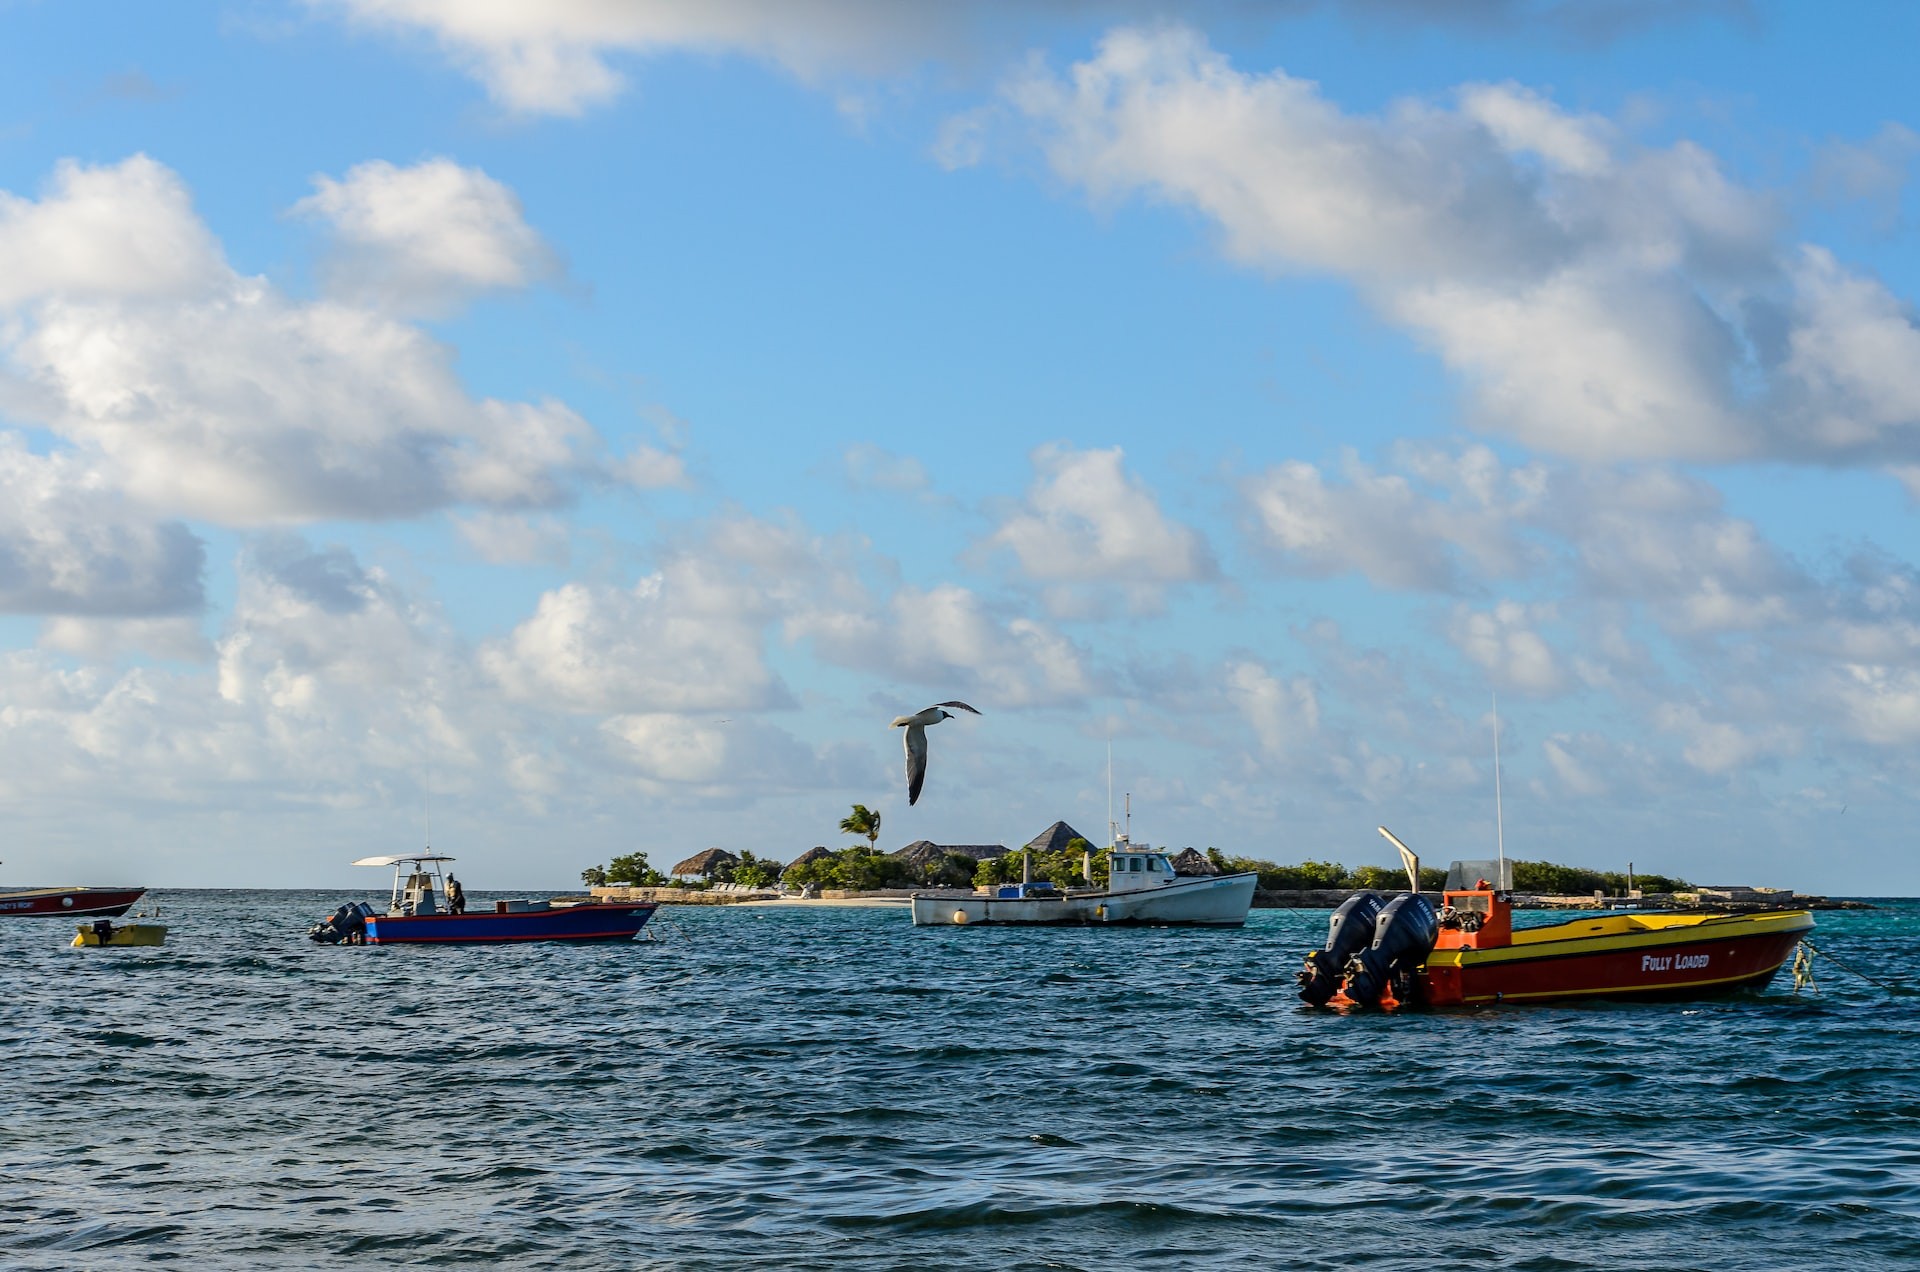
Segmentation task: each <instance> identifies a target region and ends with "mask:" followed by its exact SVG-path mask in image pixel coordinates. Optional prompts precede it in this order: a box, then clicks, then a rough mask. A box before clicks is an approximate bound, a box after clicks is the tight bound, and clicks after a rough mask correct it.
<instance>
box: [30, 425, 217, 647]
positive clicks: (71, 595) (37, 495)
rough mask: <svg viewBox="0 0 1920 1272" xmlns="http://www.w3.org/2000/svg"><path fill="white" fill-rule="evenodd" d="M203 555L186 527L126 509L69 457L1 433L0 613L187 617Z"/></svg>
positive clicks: (195, 599)
mask: <svg viewBox="0 0 1920 1272" xmlns="http://www.w3.org/2000/svg"><path fill="white" fill-rule="evenodd" d="M204 555H205V554H204V551H203V549H202V547H201V543H200V540H199V539H197V538H196V537H195V536H194V535H193V533H192V531H190V530H188V529H187V527H185V526H184V525H182V524H180V523H179V522H177V521H157V520H154V519H152V518H149V517H147V516H145V515H143V514H142V512H141V511H140V510H139V509H138V508H137V507H130V506H128V504H127V501H126V500H124V499H122V498H121V497H120V496H119V495H118V494H117V493H116V492H114V491H113V490H111V489H109V488H108V487H107V486H106V485H105V483H104V482H102V481H101V480H100V479H99V477H98V476H97V475H95V474H93V473H90V472H88V471H87V469H86V467H85V466H84V464H83V463H82V462H81V461H80V460H79V459H78V458H77V457H75V456H73V455H71V454H54V455H36V454H34V453H33V452H31V451H29V450H28V449H27V447H26V445H25V443H24V442H23V440H22V439H21V438H20V437H19V436H18V435H16V434H10V433H0V612H4V613H15V614H61V615H72V616H88V617H95V618H97V617H101V616H106V615H120V616H128V617H152V616H155V615H163V614H180V613H183V612H186V611H196V610H198V609H199V608H200V607H201V605H202V604H203V603H204V596H203V593H202V589H201V567H202V564H203V557H204Z"/></svg>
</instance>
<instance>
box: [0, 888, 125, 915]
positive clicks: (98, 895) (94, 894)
mask: <svg viewBox="0 0 1920 1272" xmlns="http://www.w3.org/2000/svg"><path fill="white" fill-rule="evenodd" d="M146 891H147V890H146V889H145V888H24V889H22V890H20V891H18V892H0V918H13V919H36V918H47V917H50V916H54V915H58V916H61V917H63V918H69V919H72V918H89V917H95V916H104V917H107V918H113V917H116V916H118V915H122V914H125V913H126V912H127V911H128V910H131V909H132V908H133V903H134V902H135V901H138V900H139V899H140V898H141V897H142V896H145V895H146Z"/></svg>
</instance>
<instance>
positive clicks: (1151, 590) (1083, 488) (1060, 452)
mask: <svg viewBox="0 0 1920 1272" xmlns="http://www.w3.org/2000/svg"><path fill="white" fill-rule="evenodd" d="M1124 461H1125V456H1124V455H1123V454H1122V453H1121V451H1120V448H1119V447H1117V446H1116V447H1113V448H1112V449H1110V450H1087V451H1075V450H1070V449H1067V448H1065V447H1059V446H1042V447H1040V448H1039V449H1038V450H1036V451H1034V452H1033V466H1034V469H1035V471H1036V478H1035V480H1034V483H1033V485H1032V486H1031V487H1030V488H1029V489H1028V491H1027V500H1026V506H1025V507H1024V508H1022V509H1021V510H1019V511H1017V512H1014V513H1011V514H1010V515H1008V516H1007V517H1006V518H1005V519H1004V520H1003V521H1002V522H1001V523H1000V526H999V528H998V529H996V530H995V531H994V532H993V534H992V535H990V536H989V537H988V538H987V540H986V541H985V546H988V547H1003V548H1007V549H1009V550H1010V551H1011V552H1012V553H1013V554H1014V557H1015V558H1016V559H1017V560H1018V562H1019V564H1020V569H1021V572H1022V573H1023V574H1025V575H1026V577H1028V578H1029V579H1033V580H1035V581H1037V582H1041V583H1056V584H1118V585H1122V586H1124V587H1126V588H1128V589H1130V590H1131V591H1132V592H1133V594H1134V597H1135V601H1136V605H1139V606H1143V607H1151V606H1152V605H1153V604H1154V603H1156V602H1157V600H1158V597H1159V593H1160V589H1161V588H1162V587H1163V586H1164V585H1166V584H1173V583H1190V582H1197V581H1201V580H1206V579H1211V578H1213V577H1215V576H1216V575H1217V574H1218V567H1217V566H1216V565H1215V564H1214V559H1213V553H1212V551H1211V550H1210V549H1209V548H1208V546H1207V541H1206V539H1205V538H1204V537H1202V536H1201V534H1200V533H1199V532H1198V531H1196V530H1194V529H1193V528H1192V527H1190V526H1185V525H1181V524H1180V523H1178V522H1176V521H1173V520H1172V519H1170V518H1169V517H1168V516H1167V515H1166V514H1165V513H1164V512H1162V511H1161V510H1160V505H1159V502H1158V501H1157V500H1156V499H1155V498H1154V496H1153V493H1152V492H1151V491H1149V490H1148V489H1147V488H1146V486H1145V484H1144V483H1142V482H1141V481H1140V480H1139V479H1138V478H1136V477H1133V476H1130V475H1129V474H1128V473H1127V471H1126V468H1125V462H1124Z"/></svg>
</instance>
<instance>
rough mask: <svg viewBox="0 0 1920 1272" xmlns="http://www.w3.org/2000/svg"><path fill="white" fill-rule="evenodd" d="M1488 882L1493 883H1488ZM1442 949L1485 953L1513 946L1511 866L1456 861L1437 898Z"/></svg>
mask: <svg viewBox="0 0 1920 1272" xmlns="http://www.w3.org/2000/svg"><path fill="white" fill-rule="evenodd" d="M1489 879H1491V880H1493V882H1491V883H1490V882H1488V880H1489ZM1438 918H1439V922H1440V935H1439V939H1438V940H1437V941H1436V942H1435V943H1434V948H1435V949H1442V950H1487V949H1497V948H1499V947H1501V946H1505V945H1512V944H1513V863H1512V862H1511V861H1456V862H1454V863H1453V865H1452V866H1451V867H1450V868H1449V869H1448V871H1447V886H1446V890H1445V891H1444V892H1443V893H1441V896H1440V913H1439V916H1438Z"/></svg>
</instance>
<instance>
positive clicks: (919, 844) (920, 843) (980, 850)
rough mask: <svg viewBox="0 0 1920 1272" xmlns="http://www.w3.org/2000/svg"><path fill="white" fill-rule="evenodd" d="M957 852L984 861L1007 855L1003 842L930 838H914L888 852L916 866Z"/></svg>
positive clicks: (939, 859)
mask: <svg viewBox="0 0 1920 1272" xmlns="http://www.w3.org/2000/svg"><path fill="white" fill-rule="evenodd" d="M950 852H952V853H959V854H960V855H961V856H963V857H972V858H973V859H974V860H975V861H986V860H987V859H988V858H991V857H1004V856H1006V855H1007V849H1006V846H1005V845H1003V844H936V843H934V842H933V840H931V839H916V840H914V841H913V842H912V843H910V844H908V845H907V846H906V847H905V848H901V849H898V850H896V851H895V852H893V853H891V854H889V855H891V856H895V857H898V858H900V859H901V860H902V861H907V862H911V863H913V864H914V865H916V866H930V865H933V864H934V863H935V862H937V861H941V860H943V859H944V858H945V857H946V855H947V854H948V853H950Z"/></svg>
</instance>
